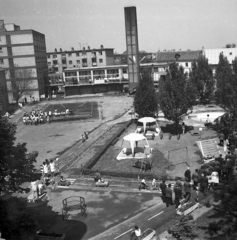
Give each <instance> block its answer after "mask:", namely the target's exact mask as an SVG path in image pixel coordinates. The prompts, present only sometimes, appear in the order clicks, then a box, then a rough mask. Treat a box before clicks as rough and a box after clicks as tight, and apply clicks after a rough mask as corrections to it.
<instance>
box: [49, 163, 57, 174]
mask: <svg viewBox="0 0 237 240" xmlns="http://www.w3.org/2000/svg"><path fill="white" fill-rule="evenodd" d="M49 166H50V171H51V177H52V178H53V177H54V173H55V170H56V169H55V162H54V161H53V159H51V160H50V164H49Z"/></svg>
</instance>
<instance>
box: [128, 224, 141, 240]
mask: <svg viewBox="0 0 237 240" xmlns="http://www.w3.org/2000/svg"><path fill="white" fill-rule="evenodd" d="M141 236H142V231H141V229H140V228H139V227H138V226H135V227H134V231H133V232H132V235H131V238H130V239H136V240H141Z"/></svg>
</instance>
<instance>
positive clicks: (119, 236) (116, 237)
mask: <svg viewBox="0 0 237 240" xmlns="http://www.w3.org/2000/svg"><path fill="white" fill-rule="evenodd" d="M132 230H133V229H132V228H131V229H129V230H128V231H127V232H124V233H122V234H120V235H119V236H117V237H116V238H114V240H115V239H118V238H120V237H122V236H123V235H125V234H126V233H128V232H131V231H132Z"/></svg>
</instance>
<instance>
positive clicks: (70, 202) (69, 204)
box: [62, 196, 87, 221]
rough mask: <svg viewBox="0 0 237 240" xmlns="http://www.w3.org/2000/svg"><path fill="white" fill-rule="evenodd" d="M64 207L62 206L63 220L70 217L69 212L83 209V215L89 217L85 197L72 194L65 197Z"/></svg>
mask: <svg viewBox="0 0 237 240" xmlns="http://www.w3.org/2000/svg"><path fill="white" fill-rule="evenodd" d="M62 203H63V208H62V218H63V221H64V220H65V219H68V218H69V216H70V214H69V212H71V213H72V212H76V214H77V213H78V212H77V210H79V211H81V216H84V217H87V213H86V202H85V198H84V197H79V196H71V197H68V198H65V199H63V201H62Z"/></svg>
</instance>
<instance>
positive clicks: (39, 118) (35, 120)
mask: <svg viewBox="0 0 237 240" xmlns="http://www.w3.org/2000/svg"><path fill="white" fill-rule="evenodd" d="M72 115H74V112H73V111H72V110H70V109H65V111H61V112H59V111H58V110H57V109H55V110H54V111H43V110H42V109H38V110H35V109H34V110H32V111H31V112H24V114H23V123H24V124H25V125H38V124H42V123H45V122H47V123H50V119H51V117H60V116H64V117H65V116H72Z"/></svg>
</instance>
